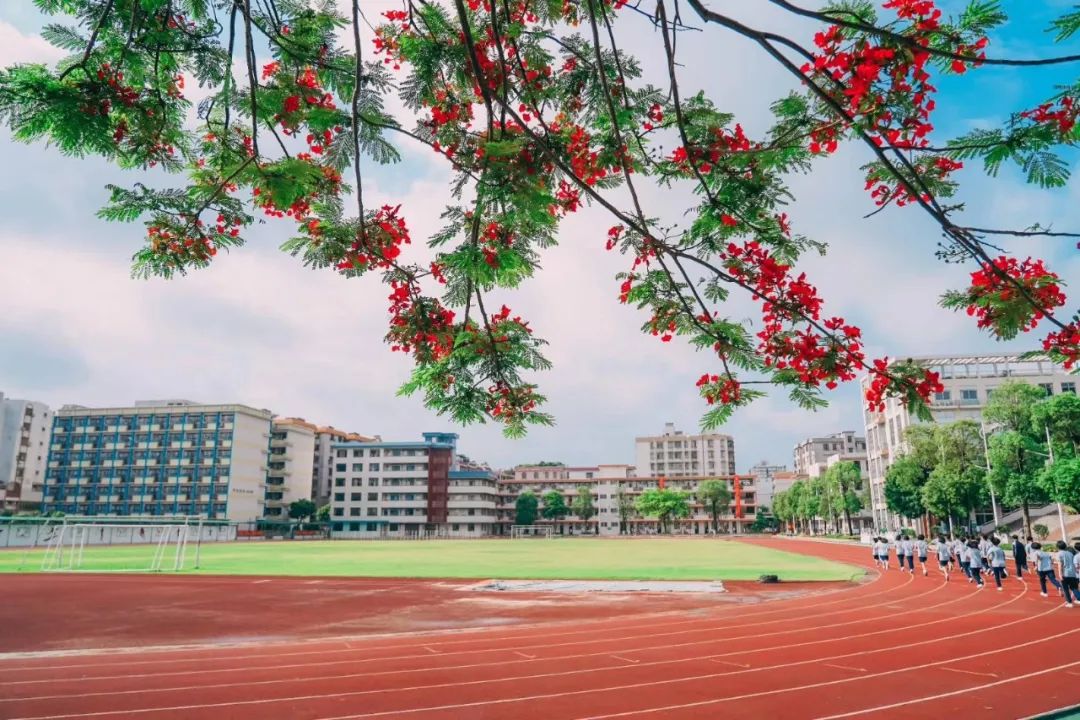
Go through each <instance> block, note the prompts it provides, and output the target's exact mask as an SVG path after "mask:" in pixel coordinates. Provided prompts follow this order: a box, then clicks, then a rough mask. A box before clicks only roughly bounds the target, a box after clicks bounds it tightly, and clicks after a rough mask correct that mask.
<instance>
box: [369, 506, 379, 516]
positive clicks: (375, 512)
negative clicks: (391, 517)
mask: <svg viewBox="0 0 1080 720" xmlns="http://www.w3.org/2000/svg"><path fill="white" fill-rule="evenodd" d="M367 514H368V517H377V516H378V515H379V509H378V508H368V509H367Z"/></svg>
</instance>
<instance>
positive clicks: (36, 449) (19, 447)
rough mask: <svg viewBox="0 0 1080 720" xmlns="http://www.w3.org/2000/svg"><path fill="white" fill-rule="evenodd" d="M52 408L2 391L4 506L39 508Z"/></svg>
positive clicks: (0, 505) (0, 482)
mask: <svg viewBox="0 0 1080 720" xmlns="http://www.w3.org/2000/svg"><path fill="white" fill-rule="evenodd" d="M51 434H52V412H50V410H49V407H48V406H47V405H45V404H43V403H39V402H33V401H30V400H15V399H13V398H6V397H4V393H2V392H0V510H35V509H37V507H38V505H39V504H40V503H41V491H42V490H43V489H44V487H45V469H46V461H47V458H48V455H49V447H48V446H49V436H50V435H51Z"/></svg>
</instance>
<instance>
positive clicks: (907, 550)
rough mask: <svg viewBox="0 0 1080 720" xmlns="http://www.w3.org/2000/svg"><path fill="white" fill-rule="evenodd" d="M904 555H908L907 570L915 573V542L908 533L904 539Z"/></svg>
mask: <svg viewBox="0 0 1080 720" xmlns="http://www.w3.org/2000/svg"><path fill="white" fill-rule="evenodd" d="M902 544H903V546H904V556H905V557H907V570H908V572H909V573H911V574H912V575H914V574H915V543H913V542H911V538H909V537H908V536H907V535H905V536H904V540H903V543H902Z"/></svg>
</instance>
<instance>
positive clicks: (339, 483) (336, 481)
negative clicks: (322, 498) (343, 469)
mask: <svg viewBox="0 0 1080 720" xmlns="http://www.w3.org/2000/svg"><path fill="white" fill-rule="evenodd" d="M334 487H345V478H334Z"/></svg>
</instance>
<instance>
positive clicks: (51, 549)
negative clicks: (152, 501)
mask: <svg viewBox="0 0 1080 720" xmlns="http://www.w3.org/2000/svg"><path fill="white" fill-rule="evenodd" d="M51 530H52V532H51V534H50V535H51V537H50V538H49V540H48V544H47V545H46V548H45V555H44V557H43V558H42V562H41V569H42V570H43V571H52V572H162V571H165V572H178V571H180V570H183V569H184V565H185V563H186V561H187V549H188V539H189V537H192V538H196V537H198V536H199V533H200V532H201V527H200V528H192V527H191V526H189V525H188V524H187V523H161V522H146V521H143V522H119V523H118V522H103V521H65V522H63V523H61V524H58V525H56V526H54V527H53V528H52V529H51Z"/></svg>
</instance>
